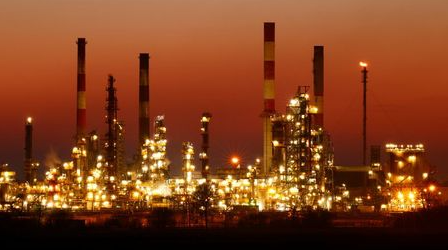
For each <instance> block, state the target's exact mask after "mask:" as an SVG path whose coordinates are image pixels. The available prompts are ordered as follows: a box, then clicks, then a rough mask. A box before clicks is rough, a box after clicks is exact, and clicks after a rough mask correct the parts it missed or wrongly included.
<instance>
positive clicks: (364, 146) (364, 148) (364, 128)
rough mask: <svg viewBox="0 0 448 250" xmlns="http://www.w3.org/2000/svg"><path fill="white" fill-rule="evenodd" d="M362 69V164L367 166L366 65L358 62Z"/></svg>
mask: <svg viewBox="0 0 448 250" xmlns="http://www.w3.org/2000/svg"><path fill="white" fill-rule="evenodd" d="M359 66H361V67H362V71H361V73H362V85H363V99H362V110H363V112H362V164H363V165H364V166H365V165H367V73H368V71H367V63H365V62H360V63H359Z"/></svg>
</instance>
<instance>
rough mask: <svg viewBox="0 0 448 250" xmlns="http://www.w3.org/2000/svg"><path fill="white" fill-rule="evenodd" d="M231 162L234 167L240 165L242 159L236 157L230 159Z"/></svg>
mask: <svg viewBox="0 0 448 250" xmlns="http://www.w3.org/2000/svg"><path fill="white" fill-rule="evenodd" d="M230 162H231V163H232V164H233V165H237V164H238V163H240V158H238V157H236V156H234V157H232V158H231V159H230Z"/></svg>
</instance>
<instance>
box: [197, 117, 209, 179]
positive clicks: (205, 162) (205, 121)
mask: <svg viewBox="0 0 448 250" xmlns="http://www.w3.org/2000/svg"><path fill="white" fill-rule="evenodd" d="M211 118H212V115H211V114H210V113H207V112H206V113H203V114H202V118H201V124H202V127H201V136H202V145H201V149H202V152H201V153H200V154H199V159H200V160H201V173H202V178H205V179H207V176H208V174H209V173H210V166H209V156H208V148H209V136H208V125H209V123H210V119H211Z"/></svg>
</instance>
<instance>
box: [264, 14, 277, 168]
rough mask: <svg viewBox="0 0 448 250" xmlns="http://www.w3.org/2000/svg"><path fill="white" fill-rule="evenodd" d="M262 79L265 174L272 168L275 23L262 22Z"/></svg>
mask: <svg viewBox="0 0 448 250" xmlns="http://www.w3.org/2000/svg"><path fill="white" fill-rule="evenodd" d="M263 70H264V80H263V98H264V109H263V114H262V117H263V169H262V174H264V175H267V174H269V172H270V171H271V169H272V123H271V116H272V115H273V114H275V90H274V86H275V84H274V82H275V23H273V22H266V23H264V63H263Z"/></svg>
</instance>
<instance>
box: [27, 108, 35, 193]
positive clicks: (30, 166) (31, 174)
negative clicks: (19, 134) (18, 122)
mask: <svg viewBox="0 0 448 250" xmlns="http://www.w3.org/2000/svg"><path fill="white" fill-rule="evenodd" d="M32 122H33V119H32V118H31V117H28V118H27V119H26V123H25V181H26V182H28V183H29V184H30V185H31V184H34V183H35V182H36V178H37V172H36V167H37V166H35V164H34V163H33V123H32Z"/></svg>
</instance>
